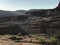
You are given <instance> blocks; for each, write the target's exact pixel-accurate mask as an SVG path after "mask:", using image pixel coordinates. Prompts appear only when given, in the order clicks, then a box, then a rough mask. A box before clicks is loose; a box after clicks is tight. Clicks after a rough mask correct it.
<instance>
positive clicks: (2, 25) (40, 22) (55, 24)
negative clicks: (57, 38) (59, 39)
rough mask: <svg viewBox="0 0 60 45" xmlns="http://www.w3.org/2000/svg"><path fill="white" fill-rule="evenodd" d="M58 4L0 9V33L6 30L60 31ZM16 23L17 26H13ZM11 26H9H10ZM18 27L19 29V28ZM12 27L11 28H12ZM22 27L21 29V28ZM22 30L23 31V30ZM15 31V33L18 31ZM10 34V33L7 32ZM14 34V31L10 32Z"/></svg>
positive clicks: (54, 32)
mask: <svg viewBox="0 0 60 45" xmlns="http://www.w3.org/2000/svg"><path fill="white" fill-rule="evenodd" d="M59 23H60V4H59V6H58V7H56V8H55V9H46V10H45V9H42V10H35V9H33V10H28V11H25V10H17V11H2V10H1V11H0V30H2V31H0V34H1V32H2V34H6V33H5V31H6V30H8V31H7V32H10V31H12V32H16V31H18V30H20V31H18V32H21V31H22V33H24V32H26V33H27V34H29V33H35V34H36V33H49V34H57V33H60V24H59ZM16 25H17V27H15V26H16ZM10 27H11V28H10ZM18 27H19V28H20V29H19V28H18ZM12 28H13V29H12ZM21 29H22V30H21ZM23 31H24V32H23ZM18 32H17V33H18ZM8 34H11V33H8ZM12 34H14V33H12Z"/></svg>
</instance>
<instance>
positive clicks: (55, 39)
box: [48, 37, 59, 45]
mask: <svg viewBox="0 0 60 45" xmlns="http://www.w3.org/2000/svg"><path fill="white" fill-rule="evenodd" d="M58 42H59V40H58V39H57V38H55V37H51V39H50V40H49V41H48V43H49V44H50V45H57V43H58Z"/></svg>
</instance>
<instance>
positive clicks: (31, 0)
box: [0, 0, 59, 11]
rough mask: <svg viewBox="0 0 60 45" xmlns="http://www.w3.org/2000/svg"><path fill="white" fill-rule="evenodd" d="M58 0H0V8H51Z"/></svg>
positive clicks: (56, 4)
mask: <svg viewBox="0 0 60 45" xmlns="http://www.w3.org/2000/svg"><path fill="white" fill-rule="evenodd" d="M58 4H59V0H0V10H12V11H14V10H22V9H24V10H29V9H52V8H55V7H57V6H58Z"/></svg>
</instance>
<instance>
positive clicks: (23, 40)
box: [0, 34, 60, 45]
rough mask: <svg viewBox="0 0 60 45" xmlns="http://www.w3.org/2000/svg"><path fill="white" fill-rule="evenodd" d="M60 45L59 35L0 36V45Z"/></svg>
mask: <svg viewBox="0 0 60 45" xmlns="http://www.w3.org/2000/svg"><path fill="white" fill-rule="evenodd" d="M43 44H45V45H52V44H56V45H59V44H60V41H59V39H58V38H57V35H45V34H34V35H32V34H29V35H24V36H20V35H9V34H6V35H0V45H43Z"/></svg>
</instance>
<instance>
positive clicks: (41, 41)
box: [37, 38, 46, 44]
mask: <svg viewBox="0 0 60 45" xmlns="http://www.w3.org/2000/svg"><path fill="white" fill-rule="evenodd" d="M37 40H38V43H40V44H45V42H46V41H45V39H44V38H37Z"/></svg>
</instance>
